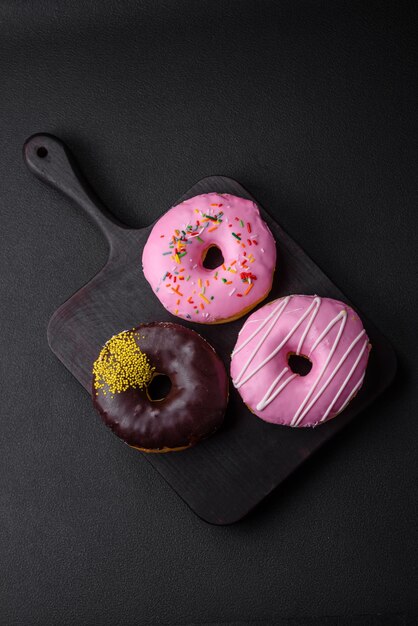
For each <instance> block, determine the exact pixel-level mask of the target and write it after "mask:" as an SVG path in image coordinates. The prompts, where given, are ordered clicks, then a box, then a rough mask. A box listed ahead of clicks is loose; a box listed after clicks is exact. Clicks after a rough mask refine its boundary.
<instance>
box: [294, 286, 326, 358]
mask: <svg viewBox="0 0 418 626" xmlns="http://www.w3.org/2000/svg"><path fill="white" fill-rule="evenodd" d="M314 302H315V300H314ZM320 306H321V298H316V306H315V307H314V309H313V311H312V317H311V318H310V320H309V322H308V323H307V324H306V328H305V330H304V333H303V335H302V337H301V338H300V341H299V344H298V347H297V349H296V354H300V352H301V350H302V346H303V342H304V341H305V338H306V335H307V334H308V332H309V331H310V329H311V326H312V324H313V322H314V320H315V317H316V314H317V313H318V311H319V307H320Z"/></svg>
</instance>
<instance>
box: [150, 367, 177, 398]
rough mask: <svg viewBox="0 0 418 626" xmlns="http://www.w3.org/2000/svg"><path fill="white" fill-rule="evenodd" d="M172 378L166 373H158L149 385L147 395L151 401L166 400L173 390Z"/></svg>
mask: <svg viewBox="0 0 418 626" xmlns="http://www.w3.org/2000/svg"><path fill="white" fill-rule="evenodd" d="M171 387H172V384H171V380H170V378H169V377H168V376H167V375H166V374H159V373H156V374H154V376H153V377H152V380H151V382H150V384H149V385H148V387H147V396H148V399H149V400H151V402H161V400H165V399H166V397H167V396H168V394H169V393H170V391H171Z"/></svg>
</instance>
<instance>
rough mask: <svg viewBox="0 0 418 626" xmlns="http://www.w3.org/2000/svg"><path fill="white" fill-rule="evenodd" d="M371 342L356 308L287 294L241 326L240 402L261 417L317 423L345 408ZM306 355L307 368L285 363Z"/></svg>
mask: <svg viewBox="0 0 418 626" xmlns="http://www.w3.org/2000/svg"><path fill="white" fill-rule="evenodd" d="M370 349H371V345H370V343H369V339H368V337H367V335H366V331H365V330H364V328H363V324H362V323H361V320H360V318H359V316H358V315H357V313H355V312H354V311H353V309H351V308H350V307H349V306H347V305H346V304H344V303H343V302H339V301H338V300H332V299H330V298H319V297H318V296H299V295H296V296H287V297H286V298H279V299H278V300H275V301H274V302H269V304H266V305H265V306H263V307H262V308H261V309H259V310H258V311H256V312H255V313H253V314H252V315H251V316H250V317H249V318H248V319H247V321H246V322H245V324H244V325H243V327H242V329H241V331H240V333H239V336H238V341H237V343H236V345H235V348H234V351H233V353H232V362H231V377H232V380H233V383H234V385H235V387H236V388H237V389H238V391H239V393H240V394H241V397H242V399H243V400H244V402H245V404H247V406H248V407H249V408H250V410H251V411H253V413H255V414H256V415H258V417H261V419H263V420H265V421H266V422H272V423H273V424H283V425H285V426H316V425H317V424H320V423H321V422H325V421H326V420H329V419H331V418H332V417H335V416H336V415H337V414H338V413H340V412H341V411H343V410H344V409H345V407H346V406H347V405H348V403H349V402H350V401H351V400H352V398H353V397H354V396H355V395H356V393H357V392H358V390H359V389H360V387H361V385H362V383H363V379H364V375H365V371H366V366H367V361H368V358H369V351H370ZM290 355H299V356H301V357H302V356H303V357H306V358H307V359H309V361H310V362H311V364H312V367H311V370H310V372H309V373H308V374H307V375H305V376H301V375H299V374H297V373H294V372H293V371H292V369H291V368H290V366H289V363H288V359H289V356H290Z"/></svg>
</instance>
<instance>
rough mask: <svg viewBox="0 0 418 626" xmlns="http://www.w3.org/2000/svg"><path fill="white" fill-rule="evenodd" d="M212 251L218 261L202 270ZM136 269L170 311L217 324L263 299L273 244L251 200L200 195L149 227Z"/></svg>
mask: <svg viewBox="0 0 418 626" xmlns="http://www.w3.org/2000/svg"><path fill="white" fill-rule="evenodd" d="M213 247H216V248H218V249H219V250H220V251H221V253H222V257H223V260H224V262H223V263H221V265H219V266H218V267H216V268H215V269H207V268H206V267H204V265H203V263H204V260H205V258H206V255H207V252H208V250H209V249H210V248H213ZM142 265H143V270H144V274H145V278H146V279H147V281H148V282H149V284H150V285H151V287H152V290H153V291H154V293H155V294H156V296H157V297H158V299H159V300H160V302H161V304H162V305H163V306H164V307H165V308H166V309H167V310H168V311H169V312H170V313H172V314H173V315H176V316H177V317H181V318H183V319H186V320H190V321H193V322H199V323H202V324H219V323H223V322H229V321H231V320H234V319H237V318H238V317H241V316H242V315H245V314H246V313H247V312H248V311H250V310H251V309H252V308H253V307H255V306H256V305H257V304H258V303H259V302H261V301H262V300H263V299H264V298H265V297H266V296H267V295H268V293H269V291H270V289H271V285H272V281H273V274H274V270H275V266H276V244H275V241H274V238H273V235H272V234H271V232H270V230H269V228H268V226H267V224H266V223H265V222H264V220H263V219H262V218H261V216H260V211H259V210H258V207H257V205H256V204H255V203H254V202H252V201H251V200H246V199H245V198H238V197H237V196H232V195H230V194H226V193H225V194H223V193H222V194H221V193H206V194H203V195H200V196H195V197H194V198H190V199H189V200H185V201H184V202H182V203H181V204H178V205H177V206H175V207H173V208H171V209H170V210H169V211H168V212H167V213H165V214H164V215H163V216H162V217H161V218H160V219H159V220H158V221H157V222H156V223H155V225H154V226H153V228H152V230H151V233H150V235H149V237H148V241H147V243H146V245H145V247H144V252H143V255H142Z"/></svg>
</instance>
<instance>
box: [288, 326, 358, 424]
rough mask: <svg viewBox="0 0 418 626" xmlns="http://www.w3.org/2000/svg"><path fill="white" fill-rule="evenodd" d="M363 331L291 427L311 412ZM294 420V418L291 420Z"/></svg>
mask: <svg viewBox="0 0 418 626" xmlns="http://www.w3.org/2000/svg"><path fill="white" fill-rule="evenodd" d="M365 332H366V331H365V330H364V329H363V330H362V331H361V333H359V334H358V335H357V337H356V338H355V339H354V341H353V342H352V343H351V344H350V346H349V347H348V348H347V350H346V351H345V353H344V354H343V356H342V357H341V359H340V360H339V362H338V364H337V365H336V367H335V369H334V371H333V372H332V373H331V375H330V377H329V378H328V380H327V381H326V383H325V384H324V385H322V387H321V389H320V390H319V391H318V393H317V394H316V396H315V397H314V398H313V400H311V402H310V403H309V404H308V406H307V407H306V408H305V410H304V411H303V412H302V413H301V414H300V417H299V419H298V420H297V422H296V424H294V423H293V420H292V423H291V426H297V425H298V424H299V423H300V422H301V421H302V420H303V418H304V417H305V415H306V414H307V413H308V412H309V411H310V410H311V408H312V407H313V405H314V404H315V402H316V401H317V400H318V398H319V397H320V396H321V395H322V394H323V393H324V391H325V389H326V388H327V387H328V385H329V384H330V382H331V381H332V380H333V378H334V376H335V375H336V374H337V372H338V371H339V370H340V368H341V366H342V365H343V364H344V362H345V361H346V359H347V357H348V356H349V354H350V353H351V351H352V350H353V348H354V347H355V346H356V345H357V344H358V342H359V341H360V339H361V338H362V337H363V335H364V334H365ZM365 345H367V341H366V342H365ZM293 419H294V418H293Z"/></svg>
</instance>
